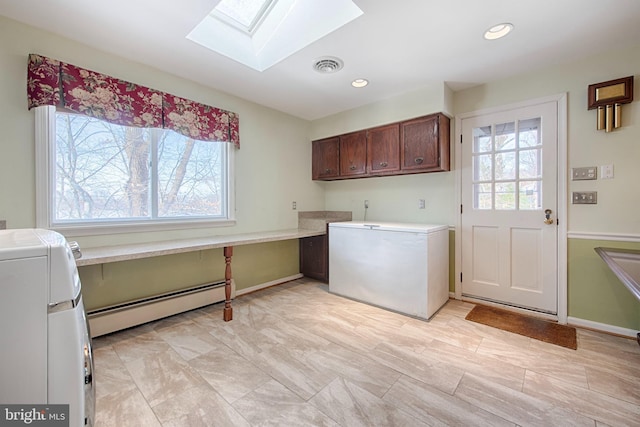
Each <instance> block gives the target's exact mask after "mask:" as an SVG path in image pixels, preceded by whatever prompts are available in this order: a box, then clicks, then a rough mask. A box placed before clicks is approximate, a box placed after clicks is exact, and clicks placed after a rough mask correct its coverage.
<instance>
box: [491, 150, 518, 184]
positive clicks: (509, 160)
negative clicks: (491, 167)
mask: <svg viewBox="0 0 640 427" xmlns="http://www.w3.org/2000/svg"><path fill="white" fill-rule="evenodd" d="M495 168H496V176H495V179H496V180H507V179H508V180H511V179H516V153H515V152H513V151H512V152H509V153H497V154H496V164H495Z"/></svg>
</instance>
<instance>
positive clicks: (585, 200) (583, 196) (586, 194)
mask: <svg viewBox="0 0 640 427" xmlns="http://www.w3.org/2000/svg"><path fill="white" fill-rule="evenodd" d="M571 199H572V200H573V204H574V205H595V204H597V203H598V192H597V191H574V192H573V196H572V197H571Z"/></svg>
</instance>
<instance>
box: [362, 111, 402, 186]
mask: <svg viewBox="0 0 640 427" xmlns="http://www.w3.org/2000/svg"><path fill="white" fill-rule="evenodd" d="M398 170H400V125H399V124H398V123H394V124H392V125H388V126H380V127H377V128H373V129H369V130H368V131H367V172H369V173H370V174H376V173H385V172H393V171H398Z"/></svg>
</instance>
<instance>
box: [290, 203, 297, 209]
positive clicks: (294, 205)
mask: <svg viewBox="0 0 640 427" xmlns="http://www.w3.org/2000/svg"><path fill="white" fill-rule="evenodd" d="M291 209H293V210H294V211H295V210H296V209H298V204H297V203H296V202H291Z"/></svg>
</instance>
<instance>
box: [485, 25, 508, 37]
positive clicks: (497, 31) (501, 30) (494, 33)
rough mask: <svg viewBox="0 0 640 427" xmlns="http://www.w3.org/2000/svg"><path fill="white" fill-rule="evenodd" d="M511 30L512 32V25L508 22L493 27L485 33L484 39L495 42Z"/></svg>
mask: <svg viewBox="0 0 640 427" xmlns="http://www.w3.org/2000/svg"><path fill="white" fill-rule="evenodd" d="M511 30H513V24H509V23H508V22H505V23H503V24H498V25H494V26H493V27H491V28H489V29H488V30H487V31H485V33H484V38H485V39H487V40H496V39H499V38H502V37H504V36H506V35H507V34H509V33H510V32H511Z"/></svg>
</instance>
